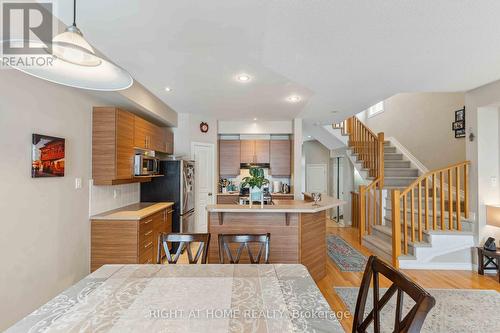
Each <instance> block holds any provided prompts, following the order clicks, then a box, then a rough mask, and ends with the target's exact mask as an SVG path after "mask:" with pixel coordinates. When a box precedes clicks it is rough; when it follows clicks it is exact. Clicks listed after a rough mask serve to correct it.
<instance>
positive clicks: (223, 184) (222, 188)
mask: <svg viewBox="0 0 500 333" xmlns="http://www.w3.org/2000/svg"><path fill="white" fill-rule="evenodd" d="M229 184H230V182H229V180H228V179H226V178H220V179H219V192H221V193H226V192H227V191H228V189H227V187H228V186H229Z"/></svg>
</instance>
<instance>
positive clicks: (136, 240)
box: [90, 208, 173, 272]
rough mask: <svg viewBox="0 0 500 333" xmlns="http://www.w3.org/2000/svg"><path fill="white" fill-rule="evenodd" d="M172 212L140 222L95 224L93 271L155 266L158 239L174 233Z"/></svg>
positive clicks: (154, 215)
mask: <svg viewBox="0 0 500 333" xmlns="http://www.w3.org/2000/svg"><path fill="white" fill-rule="evenodd" d="M172 212H173V211H172V208H167V209H163V210H161V211H159V212H156V213H154V214H153V215H150V216H148V217H145V218H143V219H141V220H139V221H137V220H106V219H103V220H92V222H91V267H90V269H91V271H92V272H93V271H95V270H96V269H98V268H99V267H101V266H102V265H107V264H156V262H157V253H158V252H157V251H158V238H159V237H158V236H159V234H160V233H161V232H167V233H168V232H172ZM163 255H164V252H163V253H162V256H163Z"/></svg>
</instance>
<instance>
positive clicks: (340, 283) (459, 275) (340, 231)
mask: <svg viewBox="0 0 500 333" xmlns="http://www.w3.org/2000/svg"><path fill="white" fill-rule="evenodd" d="M328 234H332V235H339V236H341V237H342V238H343V239H344V240H345V241H347V242H348V243H350V244H351V245H352V246H353V247H354V248H356V249H357V250H359V251H360V252H361V253H363V254H365V255H367V256H369V255H371V254H372V253H371V252H370V250H368V249H367V248H365V247H363V246H362V245H361V244H360V243H359V242H358V240H357V230H356V229H353V228H340V227H337V226H336V223H335V222H333V221H330V220H327V235H328ZM402 271H403V272H404V273H405V274H406V275H407V276H409V277H410V278H411V279H413V280H414V281H416V282H417V283H419V284H420V285H421V286H422V287H423V288H443V289H490V290H497V291H500V284H499V283H498V282H496V280H495V276H494V275H490V276H487V275H486V276H481V275H479V274H477V272H471V271H445V270H402ZM362 276H363V273H362V272H359V273H358V272H341V271H340V270H339V269H338V268H337V266H336V265H335V264H334V263H333V261H332V260H331V259H330V257H327V266H326V277H325V278H324V279H322V280H321V281H319V283H318V287H319V289H320V290H321V292H322V293H323V296H324V297H325V298H326V300H327V301H328V303H329V304H330V306H331V308H332V310H333V311H335V312H336V313H338V312H339V311H340V312H344V311H347V308H346V307H345V305H344V303H343V302H342V300H341V299H340V297H339V296H338V295H337V294H336V293H335V290H334V288H335V287H359V285H360V283H361V278H362ZM380 285H381V286H382V287H389V281H387V280H384V279H381V281H380ZM339 319H340V322H341V324H342V327H343V328H344V330H346V332H351V328H352V315H348V316H346V317H345V318H339Z"/></svg>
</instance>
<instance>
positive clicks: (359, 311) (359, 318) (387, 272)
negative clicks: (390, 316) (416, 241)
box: [352, 256, 436, 333]
mask: <svg viewBox="0 0 500 333" xmlns="http://www.w3.org/2000/svg"><path fill="white" fill-rule="evenodd" d="M379 274H382V275H383V276H385V277H386V278H387V279H389V280H390V281H391V282H392V285H391V286H390V287H389V289H388V290H387V291H386V292H385V294H384V295H383V296H382V298H380V297H379V293H380V288H379ZM372 280H373V310H372V311H371V312H370V313H369V314H368V315H367V316H366V318H364V314H365V306H366V300H367V296H368V291H369V290H370V282H371V281H372ZM396 292H397V298H396V313H395V318H394V330H393V332H412V333H413V332H420V329H421V328H422V325H423V324H424V320H425V317H426V316H427V314H428V313H429V311H430V310H431V309H432V307H433V306H434V304H435V303H436V300H435V299H434V297H432V296H431V295H430V294H429V293H428V292H427V291H425V290H424V289H422V287H420V286H419V285H418V284H416V283H415V282H414V281H412V280H410V279H409V278H408V277H407V276H406V275H404V274H403V273H401V272H399V271H397V270H395V269H394V268H393V267H391V266H389V265H388V264H386V263H385V262H384V261H382V260H380V259H378V258H377V257H375V256H371V257H370V258H369V259H368V263H367V264H366V268H365V272H364V274H363V280H362V281H361V286H360V288H359V294H358V300H357V302H356V311H355V313H354V318H353V327H352V332H353V333H358V332H366V330H367V327H368V326H369V325H370V324H371V323H372V322H374V325H373V331H374V332H375V333H379V332H380V311H381V310H382V308H383V307H384V306H385V305H386V304H387V302H388V301H389V300H390V299H391V297H392V296H393V295H394V294H395V293H396ZM404 294H407V295H408V296H410V298H411V299H413V301H415V305H414V306H413V307H412V308H411V309H410V311H409V312H408V313H407V314H406V316H405V317H404V318H403V317H402V316H403V313H402V312H403V297H404ZM384 330H385V331H387V328H385V329H384Z"/></svg>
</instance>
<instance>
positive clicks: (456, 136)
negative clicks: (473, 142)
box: [455, 128, 465, 138]
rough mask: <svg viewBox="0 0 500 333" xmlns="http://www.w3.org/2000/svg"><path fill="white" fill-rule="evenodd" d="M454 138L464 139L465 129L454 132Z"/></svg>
mask: <svg viewBox="0 0 500 333" xmlns="http://www.w3.org/2000/svg"><path fill="white" fill-rule="evenodd" d="M455 138H465V128H462V129H458V130H456V131H455Z"/></svg>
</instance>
